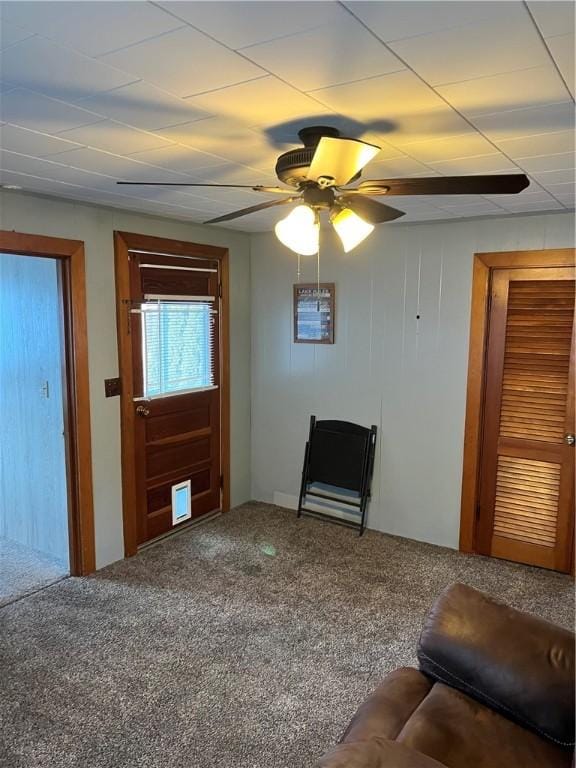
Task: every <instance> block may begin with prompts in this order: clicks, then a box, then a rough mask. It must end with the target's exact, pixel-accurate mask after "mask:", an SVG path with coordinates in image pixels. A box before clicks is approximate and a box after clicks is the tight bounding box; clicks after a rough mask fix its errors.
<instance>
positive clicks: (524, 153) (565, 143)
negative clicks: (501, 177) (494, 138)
mask: <svg viewBox="0 0 576 768" xmlns="http://www.w3.org/2000/svg"><path fill="white" fill-rule="evenodd" d="M574 142H575V135H574V131H553V132H550V133H540V134H537V135H536V136H523V137H519V138H517V139H504V140H503V141H498V142H496V143H497V144H498V146H499V147H500V148H501V149H502V151H503V152H504V153H505V154H506V155H508V157H511V158H512V159H513V160H514V159H515V158H517V157H535V156H537V155H551V154H555V153H560V152H573V151H574Z"/></svg>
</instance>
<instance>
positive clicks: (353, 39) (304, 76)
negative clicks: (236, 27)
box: [243, 16, 405, 91]
mask: <svg viewBox="0 0 576 768" xmlns="http://www.w3.org/2000/svg"><path fill="white" fill-rule="evenodd" d="M344 51H354V55H353V56H347V55H343V52H344ZM295 52H298V53H297V55H295ZM243 53H244V54H245V55H246V56H247V57H248V58H249V59H250V60H251V61H253V62H254V63H255V64H258V65H259V66H261V67H263V68H264V69H266V70H267V71H268V72H271V73H272V74H273V75H277V76H278V77H280V78H281V79H282V80H285V81H286V82H288V83H290V85H293V86H294V87H295V88H299V89H300V90H301V91H313V90H316V89H319V88H326V87H329V86H331V85H338V84H340V83H349V82H352V81H355V80H363V79H365V78H367V77H373V76H375V75H383V74H387V73H389V72H398V71H399V70H402V69H405V67H404V65H403V64H402V63H401V62H400V61H398V59H397V58H396V56H394V54H392V53H390V51H388V50H386V48H385V47H384V46H383V45H382V44H381V43H380V42H379V41H378V40H376V39H375V38H374V37H373V35H371V34H370V33H369V32H368V31H367V30H366V29H364V28H363V27H362V26H361V25H360V24H358V23H357V22H356V21H355V20H354V19H353V18H352V17H351V16H348V17H347V18H345V19H342V20H341V21H340V22H338V23H337V24H331V25H330V26H324V27H319V28H318V29H314V30H311V31H308V32H303V33H301V34H299V35H293V36H291V37H284V38H282V39H280V40H273V41H272V42H269V43H261V44H260V45H254V46H251V47H250V48H246V49H245V50H244V51H243Z"/></svg>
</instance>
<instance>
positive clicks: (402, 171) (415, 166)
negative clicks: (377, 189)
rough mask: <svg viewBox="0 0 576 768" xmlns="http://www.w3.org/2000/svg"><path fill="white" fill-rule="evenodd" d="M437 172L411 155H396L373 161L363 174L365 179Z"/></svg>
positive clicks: (428, 174)
mask: <svg viewBox="0 0 576 768" xmlns="http://www.w3.org/2000/svg"><path fill="white" fill-rule="evenodd" d="M435 175H436V174H435V172H434V171H433V170H431V169H430V168H428V167H427V166H425V165H423V164H422V163H419V162H418V161H417V160H414V159H413V158H411V157H407V156H404V157H396V158H392V159H390V160H384V161H382V162H375V161H373V162H371V163H370V164H369V165H368V167H367V168H366V169H365V170H364V172H363V174H362V178H363V180H367V179H391V178H395V177H396V176H398V177H404V176H435Z"/></svg>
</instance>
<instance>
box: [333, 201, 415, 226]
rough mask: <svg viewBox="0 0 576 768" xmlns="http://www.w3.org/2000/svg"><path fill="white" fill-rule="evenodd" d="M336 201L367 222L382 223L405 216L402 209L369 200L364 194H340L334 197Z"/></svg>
mask: <svg viewBox="0 0 576 768" xmlns="http://www.w3.org/2000/svg"><path fill="white" fill-rule="evenodd" d="M336 202H337V203H342V204H343V205H344V206H345V207H346V208H350V210H351V211H354V213H355V214H356V215H357V216H360V218H361V219H364V221H367V222H368V223H369V224H382V222H384V221H394V219H399V218H400V216H405V215H406V214H405V212H404V211H399V210H397V209H396V208H392V207H391V206H389V205H384V203H378V202H376V200H371V199H370V198H369V197H364V195H350V196H349V197H348V195H342V196H341V197H338V198H336Z"/></svg>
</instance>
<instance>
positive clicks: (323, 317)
mask: <svg viewBox="0 0 576 768" xmlns="http://www.w3.org/2000/svg"><path fill="white" fill-rule="evenodd" d="M334 304H335V285H334V283H320V284H318V283H297V284H296V285H295V286H294V342H295V343H296V344H334Z"/></svg>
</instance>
